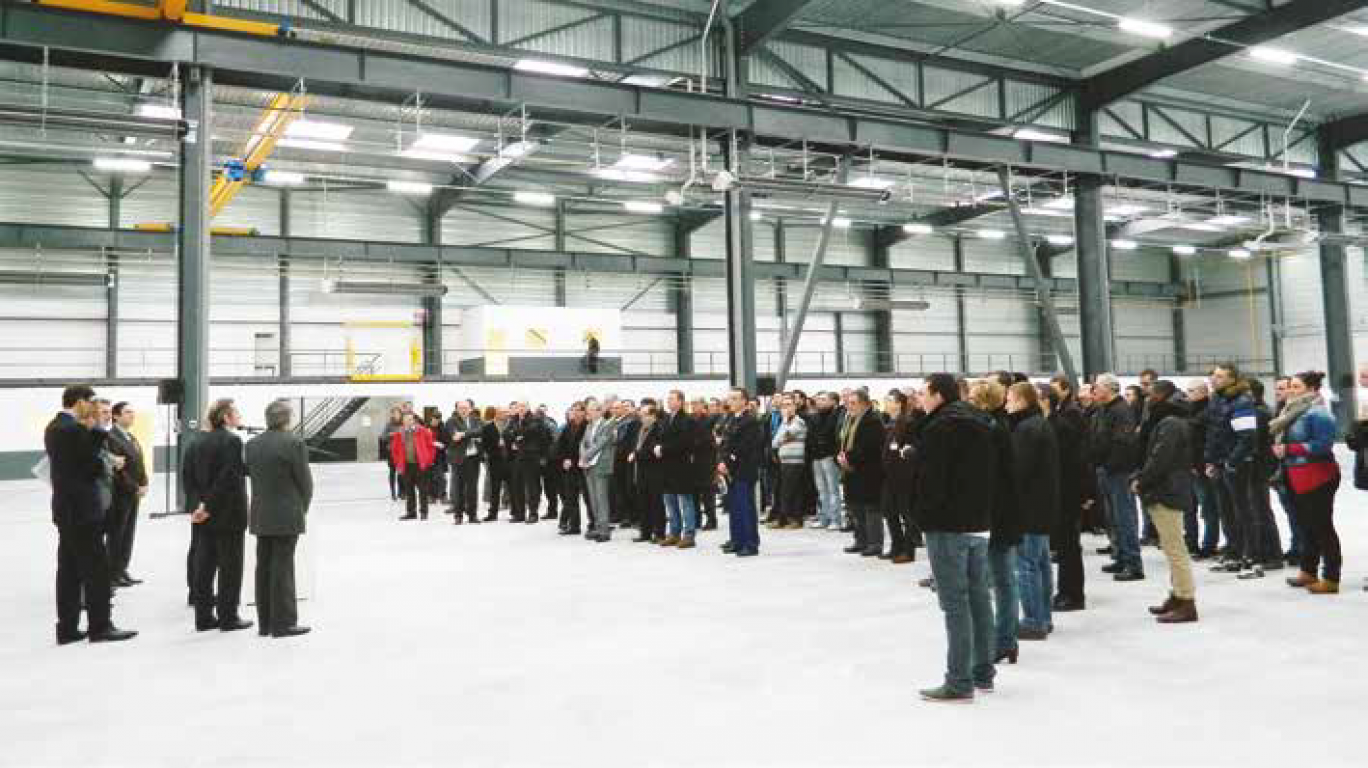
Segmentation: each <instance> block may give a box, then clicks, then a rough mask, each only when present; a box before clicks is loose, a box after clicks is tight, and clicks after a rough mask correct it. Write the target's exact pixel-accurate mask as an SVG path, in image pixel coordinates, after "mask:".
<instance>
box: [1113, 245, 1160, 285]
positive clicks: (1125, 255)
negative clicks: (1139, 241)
mask: <svg viewBox="0 0 1368 768" xmlns="http://www.w3.org/2000/svg"><path fill="white" fill-rule="evenodd" d="M1111 274H1112V279H1113V280H1130V281H1135V282H1151V283H1167V282H1168V281H1169V254H1168V253H1167V252H1160V251H1153V250H1137V251H1118V250H1116V249H1114V248H1113V249H1112V252H1111Z"/></svg>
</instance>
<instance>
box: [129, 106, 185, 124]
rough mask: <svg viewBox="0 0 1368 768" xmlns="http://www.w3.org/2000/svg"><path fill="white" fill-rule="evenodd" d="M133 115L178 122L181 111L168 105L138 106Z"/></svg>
mask: <svg viewBox="0 0 1368 768" xmlns="http://www.w3.org/2000/svg"><path fill="white" fill-rule="evenodd" d="M135 114H137V115H138V117H151V118H155V119H157V120H179V119H180V116H181V111H180V110H179V109H177V108H176V107H173V106H171V105H170V104H139V105H138V108H137V110H136V111H135Z"/></svg>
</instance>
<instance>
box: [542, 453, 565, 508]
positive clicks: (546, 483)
mask: <svg viewBox="0 0 1368 768" xmlns="http://www.w3.org/2000/svg"><path fill="white" fill-rule="evenodd" d="M564 475H565V473H564V472H563V471H562V470H561V468H560V464H558V463H556V462H554V461H550V460H548V461H547V462H546V464H545V465H543V466H542V470H541V484H542V495H544V496H545V497H546V516H547V517H548V518H552V517H555V516H556V515H558V514H559V513H560V497H561V490H560V489H561V483H562V482H564Z"/></svg>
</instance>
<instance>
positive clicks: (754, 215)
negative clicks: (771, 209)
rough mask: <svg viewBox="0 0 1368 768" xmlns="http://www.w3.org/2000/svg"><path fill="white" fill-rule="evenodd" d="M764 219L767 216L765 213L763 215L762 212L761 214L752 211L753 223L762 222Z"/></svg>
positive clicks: (751, 218)
mask: <svg viewBox="0 0 1368 768" xmlns="http://www.w3.org/2000/svg"><path fill="white" fill-rule="evenodd" d="M763 218H765V214H763V213H761V212H759V211H751V212H750V220H751V221H760V220H761V219H763Z"/></svg>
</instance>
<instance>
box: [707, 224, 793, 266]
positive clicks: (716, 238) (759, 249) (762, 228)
mask: <svg viewBox="0 0 1368 768" xmlns="http://www.w3.org/2000/svg"><path fill="white" fill-rule="evenodd" d="M775 226H776V225H775V223H774V221H773V220H771V219H768V218H767V219H762V220H761V221H756V222H753V223H752V225H751V249H752V253H753V255H754V257H755V260H756V261H774V258H775V256H774V243H775V236H774V231H775ZM788 226H791V225H785V229H786V232H785V237H786V238H787V234H788V233H787V228H788ZM792 248H793V246H792V245H791V244H789V242H788V241H787V240H785V252H786V253H792ZM689 254H690V256H691V257H692V258H695V259H725V258H726V257H727V227H726V222H725V221H723V220H722V218H720V217H719V218H716V219H713V220H712V221H710V222H708V223H707V224H705V225H703V226H702V227H699V228H698V229H696V230H694V232H693V233H692V234H691V235H690V236H689Z"/></svg>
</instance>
